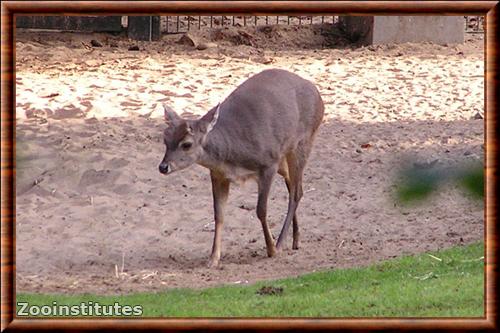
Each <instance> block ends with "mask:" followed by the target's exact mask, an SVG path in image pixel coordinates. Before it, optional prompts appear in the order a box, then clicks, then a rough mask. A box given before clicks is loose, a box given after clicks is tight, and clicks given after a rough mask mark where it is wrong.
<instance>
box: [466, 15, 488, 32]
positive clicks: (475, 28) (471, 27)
mask: <svg viewBox="0 0 500 333" xmlns="http://www.w3.org/2000/svg"><path fill="white" fill-rule="evenodd" d="M465 32H470V33H474V32H479V33H483V32H484V16H465Z"/></svg>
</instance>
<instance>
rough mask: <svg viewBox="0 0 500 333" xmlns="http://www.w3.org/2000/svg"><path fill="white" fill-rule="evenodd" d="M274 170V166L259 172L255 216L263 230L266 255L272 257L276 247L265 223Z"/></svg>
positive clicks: (275, 169)
mask: <svg viewBox="0 0 500 333" xmlns="http://www.w3.org/2000/svg"><path fill="white" fill-rule="evenodd" d="M276 171H277V168H276V167H275V168H268V169H266V170H264V171H263V172H261V173H260V175H259V181H258V186H259V197H258V199H257V217H258V218H259V220H260V222H261V223H262V229H263V230H264V238H265V240H266V248H267V256H268V257H274V256H275V255H276V247H275V245H274V241H273V236H272V235H271V231H270V230H269V226H268V225H267V199H268V196H269V191H270V190H271V184H272V182H273V177H274V175H275V174H276Z"/></svg>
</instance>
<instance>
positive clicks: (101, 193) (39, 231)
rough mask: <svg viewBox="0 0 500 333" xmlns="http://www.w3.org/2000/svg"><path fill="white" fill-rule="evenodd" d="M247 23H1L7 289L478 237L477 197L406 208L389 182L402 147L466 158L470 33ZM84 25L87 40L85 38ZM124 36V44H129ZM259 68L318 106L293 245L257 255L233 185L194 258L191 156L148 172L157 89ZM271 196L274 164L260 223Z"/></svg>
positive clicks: (277, 273) (204, 188)
mask: <svg viewBox="0 0 500 333" xmlns="http://www.w3.org/2000/svg"><path fill="white" fill-rule="evenodd" d="M307 29H309V30H307ZM246 33H247V34H248V35H249V36H250V37H248V36H245V34H238V35H239V36H241V37H238V38H240V39H239V40H238V38H236V37H235V38H233V37H231V36H236V35H234V31H222V32H220V31H219V32H218V34H219V35H217V33H215V34H211V35H203V36H198V37H199V38H201V39H202V40H204V41H207V42H214V43H217V44H218V46H217V47H210V48H208V49H206V50H196V49H194V47H192V46H189V45H182V44H178V43H176V41H177V40H178V39H179V36H165V37H164V38H163V39H162V41H159V42H154V43H134V42H131V41H128V40H126V39H124V38H123V37H121V36H104V35H92V36H91V35H81V34H61V33H57V34H53V33H52V34H46V33H36V34H33V33H31V34H28V33H25V32H20V33H19V34H18V38H17V43H16V64H17V68H16V116H17V125H16V131H17V155H18V156H17V159H18V166H17V168H18V174H17V196H16V216H17V221H16V235H17V239H16V263H17V280H16V281H17V290H18V291H23V292H28V291H29V292H59V293H83V292H96V293H105V294H113V293H125V292H132V291H152V290H161V289H165V288H172V287H205V286H210V285H217V284H235V283H252V282H255V281H258V280H263V279H271V278H279V277H286V276H296V275H299V274H303V273H307V272H313V271H319V270H325V269H331V268H341V267H352V266H361V265H368V264H370V263H374V262H377V261H380V260H384V259H388V258H393V257H397V256H401V255H405V254H411V253H418V252H422V251H428V250H435V249H440V248H446V247H450V246H453V245H457V244H467V243H471V242H474V241H478V240H480V239H483V233H484V219H483V211H484V210H483V204H482V203H478V202H476V201H473V200H471V199H470V198H467V197H465V196H463V194H462V193H461V191H460V190H459V189H457V188H454V187H453V186H449V187H448V188H446V189H445V190H444V191H442V192H440V193H438V194H436V195H435V196H434V197H433V199H432V200H430V201H428V202H426V203H425V204H422V205H417V206H412V207H402V206H399V205H398V204H396V203H395V202H394V200H393V197H392V196H393V190H394V186H393V181H394V175H395V174H396V172H397V170H398V169H399V168H400V166H401V163H402V161H406V160H417V161H420V162H425V161H432V160H436V159H437V160H438V165H441V166H444V165H454V164H455V163H458V162H464V161H472V160H478V159H482V157H483V155H484V152H483V146H482V145H483V142H484V139H483V136H484V130H483V125H484V123H483V120H481V119H475V117H474V116H475V115H476V114H477V113H480V114H482V113H483V105H484V102H483V101H484V95H483V89H484V82H483V80H484V78H483V71H484V67H483V41H482V40H481V39H480V38H479V37H480V36H479V35H478V36H479V37H478V36H476V37H475V38H474V39H473V40H468V41H467V42H466V44H464V45H447V46H441V45H433V44H428V43H423V44H405V45H397V46H395V45H388V46H379V47H364V48H359V49H355V50H351V49H348V48H346V49H342V48H339V49H321V47H320V46H321V45H325V43H326V44H328V41H326V42H325V40H324V38H322V36H321V35H318V34H317V33H315V32H314V31H313V30H311V29H310V28H301V29H299V31H274V32H270V31H261V32H259V33H257V32H255V31H246ZM220 34H222V36H221V35H220ZM224 34H226V35H224ZM231 34H232V35H231ZM294 35H300V36H306V37H303V38H305V40H304V45H306V44H307V43H306V41H310V43H309V44H307V45H306V48H305V49H301V46H298V45H296V43H295V42H294V41H292V40H291V39H287V36H294ZM228 36H229V37H228ZM93 38H94V39H98V40H99V41H100V42H101V43H102V44H103V47H100V48H97V47H96V48H92V47H89V45H90V40H91V39H93ZM280 38H281V39H280ZM314 38H316V39H314ZM294 40H295V39H294ZM246 41H250V42H249V43H245V42H246ZM266 41H268V42H266ZM276 41H280V42H279V43H278V44H277V42H276ZM313 43H317V44H319V45H316V46H317V47H316V48H314V47H313V46H314V45H313ZM132 44H137V45H138V46H139V49H140V50H139V51H129V50H128V47H129V46H131V45H132ZM235 44H239V45H235ZM245 44H250V45H245ZM266 68H283V69H288V70H290V71H293V72H295V73H297V74H299V75H301V76H303V77H305V78H308V79H310V80H312V81H313V82H315V83H316V84H317V86H318V87H319V90H320V92H321V93H322V96H323V99H324V101H325V105H326V115H325V119H324V123H323V124H322V126H321V127H320V131H319V134H318V136H317V139H316V142H315V147H314V150H313V153H312V155H311V157H310V160H309V164H308V167H307V169H306V173H305V177H304V192H305V195H304V198H303V199H302V201H301V205H300V207H299V210H298V216H299V223H300V227H301V235H302V239H301V248H300V249H299V250H297V251H294V250H291V237H289V239H288V240H289V243H290V244H287V246H288V248H286V249H285V250H284V251H283V252H282V253H280V255H279V256H278V257H276V258H267V257H266V250H265V244H264V237H263V235H262V229H261V226H260V222H259V221H258V219H257V217H256V215H255V211H254V210H255V209H254V208H255V203H256V198H257V195H256V185H255V184H252V183H248V184H247V185H245V186H243V187H238V186H233V187H232V188H231V194H230V198H229V202H228V206H227V212H226V224H225V227H224V234H223V254H222V260H221V263H222V265H221V267H220V268H218V269H208V268H206V267H205V264H206V262H207V259H208V256H209V254H210V250H211V244H212V237H213V231H212V229H213V224H212V199H211V190H210V180H209V173H208V170H206V169H204V168H202V167H200V166H193V167H191V168H189V169H187V170H184V171H182V172H179V173H177V174H175V175H172V176H162V175H160V174H159V172H158V164H159V162H160V160H161V158H162V157H163V154H164V147H163V144H162V140H161V135H162V129H163V128H164V124H163V120H162V111H161V103H168V104H169V105H171V106H172V107H173V108H174V109H176V110H178V112H180V113H183V114H184V115H185V116H192V117H197V116H199V115H202V114H203V113H204V112H205V111H206V110H208V109H209V108H210V107H212V106H213V105H215V104H216V103H218V102H219V101H221V100H223V99H224V98H225V96H227V95H228V94H229V93H230V92H231V91H232V90H233V89H234V88H235V87H236V86H237V85H238V84H239V83H241V82H243V81H244V80H245V79H246V78H248V77H249V76H251V75H253V74H255V73H258V72H260V71H261V70H263V69H266ZM363 147H364V148H363ZM286 204H287V193H286V188H285V186H284V182H283V181H282V179H281V178H280V177H277V178H276V180H275V183H274V184H273V188H272V192H271V198H270V203H269V212H268V215H269V221H270V224H271V227H272V231H273V233H274V235H275V236H277V234H278V233H279V231H280V229H281V224H282V220H283V219H284V216H285V213H286Z"/></svg>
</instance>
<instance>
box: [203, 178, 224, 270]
mask: <svg viewBox="0 0 500 333" xmlns="http://www.w3.org/2000/svg"><path fill="white" fill-rule="evenodd" d="M210 178H211V179H212V194H213V199H214V218H215V234H214V243H213V246H212V254H211V255H210V260H209V261H208V267H216V266H217V265H218V264H219V260H220V250H221V237H222V226H223V225H224V207H225V206H226V202H227V197H228V195H229V181H228V180H227V179H225V178H223V177H221V176H220V175H217V174H216V173H214V172H210Z"/></svg>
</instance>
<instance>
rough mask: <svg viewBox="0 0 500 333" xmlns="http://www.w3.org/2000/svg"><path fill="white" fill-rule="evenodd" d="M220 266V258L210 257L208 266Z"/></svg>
mask: <svg viewBox="0 0 500 333" xmlns="http://www.w3.org/2000/svg"><path fill="white" fill-rule="evenodd" d="M217 266H219V260H218V259H210V260H209V261H208V263H207V267H208V268H217Z"/></svg>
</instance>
